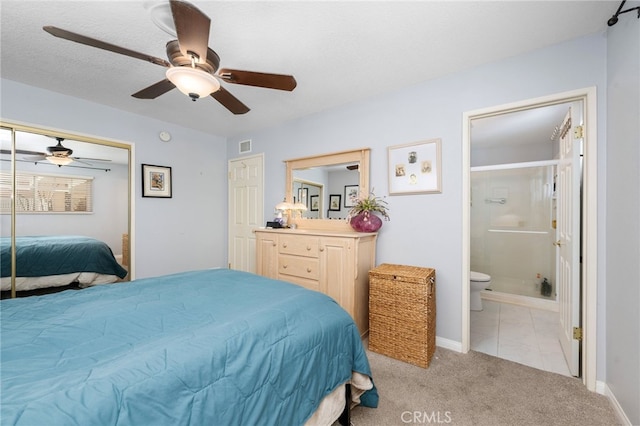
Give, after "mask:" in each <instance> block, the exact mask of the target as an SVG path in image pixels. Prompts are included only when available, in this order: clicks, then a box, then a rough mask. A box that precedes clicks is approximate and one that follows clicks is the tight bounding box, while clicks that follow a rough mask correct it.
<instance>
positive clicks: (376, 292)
mask: <svg viewBox="0 0 640 426" xmlns="http://www.w3.org/2000/svg"><path fill="white" fill-rule="evenodd" d="M435 282H436V271H435V269H431V268H420V267H415V266H405V265H392V264H388V263H384V264H382V265H380V266H378V267H377V268H375V269H372V270H371V271H369V349H370V350H372V351H374V352H377V353H380V354H383V355H386V356H389V357H391V358H395V359H398V360H400V361H404V362H408V363H411V364H414V365H417V366H419V367H423V368H427V367H428V366H429V363H430V362H431V357H432V356H433V353H434V352H435V349H436V288H435Z"/></svg>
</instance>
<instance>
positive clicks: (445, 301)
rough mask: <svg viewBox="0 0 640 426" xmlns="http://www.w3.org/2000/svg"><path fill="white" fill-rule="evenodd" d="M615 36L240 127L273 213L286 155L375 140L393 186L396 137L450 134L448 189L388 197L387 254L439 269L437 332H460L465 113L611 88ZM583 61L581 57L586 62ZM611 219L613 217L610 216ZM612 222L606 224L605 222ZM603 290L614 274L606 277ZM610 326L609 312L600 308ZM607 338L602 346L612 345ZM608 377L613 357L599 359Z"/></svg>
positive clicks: (383, 183) (383, 178) (375, 174)
mask: <svg viewBox="0 0 640 426" xmlns="http://www.w3.org/2000/svg"><path fill="white" fill-rule="evenodd" d="M605 59H606V39H605V37H604V34H594V35H591V36H588V37H583V38H579V39H576V40H573V41H570V42H566V43H563V44H559V45H556V46H552V47H549V48H546V49H542V50H538V51H534V52H531V53H528V54H525V55H521V56H517V57H513V58H510V59H506V60H503V61H499V62H494V63H491V64H488V65H485V66H481V67H478V68H475V69H472V70H468V71H464V72H460V73H457V74H452V75H449V76H446V77H444V78H440V79H436V80H431V81H428V82H425V83H423V84H419V85H416V86H411V87H408V88H406V89H404V90H401V91H397V92H394V93H390V94H387V95H385V96H379V97H375V98H372V99H369V100H367V101H364V102H358V103H354V104H350V105H345V106H343V107H341V108H336V109H332V110H329V111H325V112H322V113H318V114H316V115H313V116H309V117H305V118H302V119H299V120H296V121H293V122H290V123H287V124H285V125H282V126H278V127H274V128H271V129H267V130H264V131H261V132H256V133H247V134H243V135H239V136H238V137H237V138H232V139H230V140H229V141H228V145H227V146H228V148H227V149H228V155H229V157H231V158H234V157H238V156H239V155H238V152H237V147H238V142H239V141H240V140H243V139H248V138H249V139H252V141H253V152H264V154H265V176H266V182H265V183H266V191H265V214H267V213H268V214H270V213H271V210H272V208H273V206H274V205H275V204H276V203H277V202H278V201H280V200H281V199H282V196H283V192H284V183H285V167H284V164H283V162H282V161H283V160H285V159H288V158H296V157H304V156H309V155H314V154H320V153H326V152H333V151H342V150H345V149H351V148H361V147H370V148H371V185H372V187H373V188H375V192H376V195H378V196H384V195H386V194H388V183H387V147H388V146H392V145H398V144H406V143H410V142H415V141H420V140H425V139H432V138H441V139H442V162H443V164H442V194H431V195H404V196H390V197H388V198H387V200H388V202H389V207H390V216H391V221H390V222H387V223H385V224H384V225H383V228H382V230H381V231H380V234H379V240H378V241H379V242H378V248H377V263H378V264H379V263H382V262H388V263H400V264H408V265H415V266H428V267H433V268H435V269H436V270H437V282H438V286H437V287H438V289H437V306H438V310H437V312H438V313H437V335H438V337H441V338H446V339H450V340H452V341H456V342H460V341H461V339H462V336H461V330H462V327H461V321H462V313H461V304H462V288H461V280H462V270H461V267H460V266H461V262H462V259H461V253H462V230H461V224H462V213H461V212H462V202H463V200H462V164H461V163H462V114H463V113H464V112H465V111H471V110H475V109H479V108H484V107H489V106H494V105H501V104H505V103H510V102H515V101H520V100H524V99H530V98H535V97H539V96H545V95H550V94H554V93H560V92H565V91H569V90H574V89H580V88H585V87H591V86H596V87H597V91H598V97H599V99H601V100H603V99H604V98H605V92H604V88H605V86H606V69H605V67H606V63H605ZM577 64H579V65H577ZM605 112H606V110H605V108H604V102H601V103H600V104H599V106H598V122H599V134H598V137H599V144H600V145H601V146H599V148H598V152H599V155H600V154H602V158H601V160H600V165H599V167H600V168H602V167H604V159H605V157H606V156H605V155H604V154H605V151H604V149H605V138H604V128H605V126H604V123H605ZM601 225H604V223H602V224H601ZM603 227H604V226H603ZM600 284H601V286H600V287H602V288H601V289H600V291H603V287H604V281H602V280H601V281H600ZM598 319H599V322H598V328H599V329H604V315H603V316H600V317H598ZM604 343H605V342H604V340H602V341H599V348H598V352H599V353H602V352H604ZM598 377H599V378H603V377H604V365H598Z"/></svg>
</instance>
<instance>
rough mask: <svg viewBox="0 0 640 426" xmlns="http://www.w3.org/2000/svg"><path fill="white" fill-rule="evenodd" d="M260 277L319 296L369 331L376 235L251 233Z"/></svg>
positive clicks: (285, 231) (363, 331)
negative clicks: (290, 285)
mask: <svg viewBox="0 0 640 426" xmlns="http://www.w3.org/2000/svg"><path fill="white" fill-rule="evenodd" d="M255 233H256V269H257V271H256V272H257V273H258V274H259V275H263V276H265V277H269V278H275V279H279V280H283V281H288V282H291V283H294V284H298V285H301V286H303V287H305V288H308V289H311V290H316V291H320V292H322V293H325V294H327V295H329V296H331V297H332V298H333V299H335V300H336V301H337V302H338V303H339V304H340V306H342V307H343V308H344V309H345V310H346V311H347V312H348V313H349V314H350V315H351V317H352V318H353V319H354V321H355V323H356V325H357V326H358V329H359V330H360V335H361V336H364V335H366V334H367V332H368V330H369V270H370V269H372V268H373V267H374V266H375V257H376V238H377V234H375V233H357V232H336V231H324V230H319V231H315V230H311V229H302V230H301V229H298V230H296V229H256V231H255Z"/></svg>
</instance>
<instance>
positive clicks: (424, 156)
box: [388, 138, 442, 195]
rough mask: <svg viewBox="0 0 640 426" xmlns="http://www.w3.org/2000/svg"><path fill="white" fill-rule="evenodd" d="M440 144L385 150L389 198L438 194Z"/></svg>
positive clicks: (420, 144)
mask: <svg viewBox="0 0 640 426" xmlns="http://www.w3.org/2000/svg"><path fill="white" fill-rule="evenodd" d="M441 145H442V141H441V139H439V138H438V139H430V140H425V141H420V142H415V143H410V144H405V145H395V146H390V147H388V166H389V170H388V173H389V195H403V194H438V193H442V168H441V163H442V154H441V150H442V146H441Z"/></svg>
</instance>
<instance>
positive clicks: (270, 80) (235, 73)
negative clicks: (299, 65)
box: [218, 68, 298, 92]
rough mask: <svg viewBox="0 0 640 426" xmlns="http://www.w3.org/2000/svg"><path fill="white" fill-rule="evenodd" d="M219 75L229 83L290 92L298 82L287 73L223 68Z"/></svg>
mask: <svg viewBox="0 0 640 426" xmlns="http://www.w3.org/2000/svg"><path fill="white" fill-rule="evenodd" d="M218 75H219V76H220V78H222V79H223V80H224V81H226V82H228V83H235V84H244V85H246V86H256V87H266V88H267V89H278V90H287V91H289V92H290V91H292V90H293V89H295V88H296V85H297V84H298V83H296V79H295V78H293V76H292V75H285V74H269V73H264V72H253V71H243V70H234V69H230V68H223V69H221V70H220V71H219V72H218Z"/></svg>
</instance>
